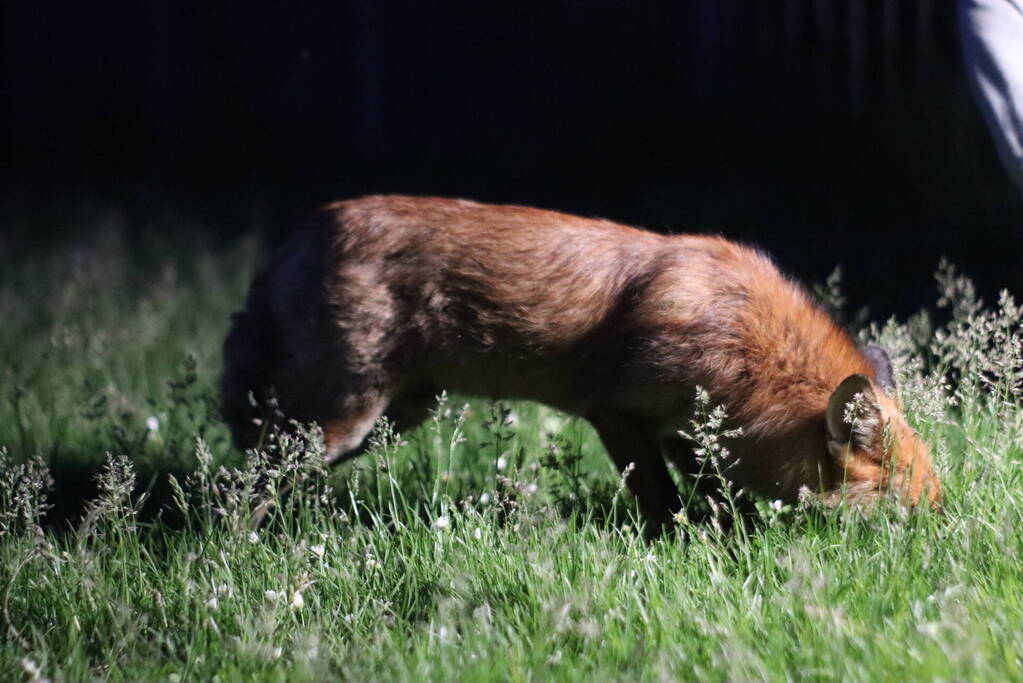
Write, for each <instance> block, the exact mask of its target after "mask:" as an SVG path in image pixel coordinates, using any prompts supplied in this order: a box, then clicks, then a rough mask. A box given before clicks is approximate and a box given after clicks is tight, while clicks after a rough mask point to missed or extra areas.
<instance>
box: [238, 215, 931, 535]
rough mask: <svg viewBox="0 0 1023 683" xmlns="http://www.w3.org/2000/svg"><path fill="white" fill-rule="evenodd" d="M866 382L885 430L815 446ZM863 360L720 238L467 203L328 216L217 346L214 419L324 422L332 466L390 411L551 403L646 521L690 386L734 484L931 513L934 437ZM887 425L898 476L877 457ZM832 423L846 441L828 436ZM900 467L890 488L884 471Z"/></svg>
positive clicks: (414, 415) (407, 417)
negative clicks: (266, 412)
mask: <svg viewBox="0 0 1023 683" xmlns="http://www.w3.org/2000/svg"><path fill="white" fill-rule="evenodd" d="M856 374H859V375H864V376H866V378H870V381H868V380H866V379H864V380H863V382H864V384H863V387H862V391H861V392H860V393H863V394H865V398H866V399H867V403H868V407H869V413H870V417H871V418H872V419H874V423H873V424H874V425H875V427H877V428H876V429H873V430H872V431H868V432H865V433H864V434H862V435H860V436H858V437H855V438H853V437H848V436H847V438H846V439H845V443H840V441H842V440H841V439H839V440H838V441H836V440H835V439H834V438H833V439H832V441H831V443H830V445H829V442H828V433H829V432H828V427H827V424H826V420H825V413H826V411H827V409H828V402H829V399H830V398H831V396H832V393H833V392H835V390H836V387H838V386H839V384H840V383H842V381H843V380H845V379H846V378H847V377H849V376H850V375H856ZM875 378H876V375H875V368H874V367H873V366H872V365H871V362H870V361H869V360H868V359H867V357H866V356H864V354H863V353H862V352H861V351H860V350H859V349H857V348H856V346H855V344H854V343H853V342H852V340H851V339H850V338H849V336H848V335H847V334H845V333H844V332H843V331H842V330H841V329H839V328H838V327H837V326H836V325H835V324H834V323H833V322H832V321H831V320H830V318H829V317H828V316H827V315H826V314H825V313H823V312H822V311H821V310H820V309H819V308H817V307H816V306H815V305H813V304H812V303H811V301H810V300H809V299H808V297H807V295H806V294H805V292H804V291H803V290H802V289H800V288H799V287H798V286H796V285H795V284H793V283H792V282H791V281H789V280H787V279H786V278H784V277H783V276H782V275H780V274H779V272H778V271H777V269H776V268H775V267H774V265H773V264H772V263H771V262H770V260H768V259H767V258H766V257H765V256H763V255H762V254H760V253H758V252H756V251H754V250H751V249H748V248H746V247H743V246H740V245H737V244H734V243H732V242H729V241H727V240H724V239H721V238H718V237H706V236H697V235H679V236H661V235H656V234H653V233H649V232H645V231H641V230H636V229H634V228H630V227H626V226H623V225H618V224H615V223H611V222H608V221H601V220H590V219H584V218H578V217H575V216H568V215H564V214H560V213H555V212H551V211H542V210H538V209H532V208H525V207H518V206H492V205H486V204H479V203H475V202H468V201H458V200H447V199H436V198H416V197H400V196H375V197H365V198H362V199H356V200H350V201H342V202H337V203H335V204H331V205H330V206H328V207H327V208H326V209H325V211H324V212H323V214H322V220H321V221H319V222H318V224H317V225H315V226H313V227H311V228H310V229H309V230H308V231H305V232H303V233H301V234H299V235H297V236H296V237H295V238H294V239H293V240H292V242H291V243H290V244H289V245H288V246H287V247H286V248H285V249H284V250H283V251H282V252H281V254H279V255H278V257H277V258H276V260H275V261H274V262H273V263H272V264H271V265H270V266H269V267H268V268H267V269H266V270H265V271H264V272H263V273H262V274H261V275H260V276H259V277H258V278H257V279H256V281H255V282H254V284H253V287H252V290H251V292H250V294H249V298H248V301H247V304H246V310H245V311H244V312H243V313H240V314H236V318H235V325H234V328H233V329H232V332H231V335H230V336H229V338H228V341H227V342H226V344H225V374H224V380H223V400H224V411H225V415H226V416H227V418H228V421H229V423H230V424H231V427H232V431H233V433H234V435H235V438H236V441H237V442H238V443H239V445H241V446H251V445H253V442H254V439H255V438H256V434H257V432H258V430H257V429H255V428H254V426H253V424H252V418H253V417H254V416H255V413H254V412H253V410H252V409H251V408H250V406H249V401H248V400H247V396H248V394H249V392H250V391H252V392H254V395H255V396H256V397H257V398H264V397H265V396H266V395H267V391H268V390H269V388H270V387H273V388H274V389H275V391H276V394H277V396H278V398H279V401H280V406H281V409H282V410H283V412H284V413H285V414H286V415H287V416H289V417H293V418H296V419H298V420H301V421H316V422H318V423H319V424H320V425H321V426H322V427H323V429H324V432H325V435H326V439H327V445H328V448H329V449H330V451H331V452H332V453H334V454H335V456H337V457H340V456H344V455H346V454H351V453H353V452H356V451H357V449H358V448H359V446H360V444H361V443H362V441H363V440H364V438H365V436H366V434H367V433H368V431H369V430H370V428H371V426H372V424H373V423H374V421H375V420H376V419H377V417H379V416H380V415H381V414H383V413H386V414H388V415H389V416H390V417H391V418H392V419H394V420H395V421H397V423H398V425H399V427H400V428H401V427H408V426H412V425H414V424H415V423H417V422H418V421H419V420H420V419H422V417H423V416H424V414H425V411H426V410H427V409H428V407H429V405H430V403H431V401H432V398H433V396H434V395H435V394H436V393H437V392H438V391H439V390H440V389H441V388H445V389H450V390H455V391H461V392H466V393H470V394H477V395H484V396H492V397H500V398H525V399H532V400H537V401H542V402H544V403H547V404H549V405H552V406H555V407H557V408H560V409H562V410H564V411H567V412H569V413H573V414H576V415H581V416H584V417H586V418H587V419H589V420H590V421H591V422H592V423H593V425H594V426H595V427H596V429H597V430H598V432H599V433H600V435H601V438H602V439H603V440H604V443H605V445H606V446H607V448H608V451H609V453H610V455H611V457H612V458H613V459H614V460H615V462H616V463H617V464H618V465H619V466H620V467H624V466H626V465H627V464H628V463H634V464H635V467H636V469H635V471H634V472H633V474H632V475H631V476H630V486H631V487H632V490H633V491H634V492H635V494H636V495H637V498H638V499H639V502H640V505H641V508H642V510H643V512H644V514H645V515H646V516H647V517H648V518H649V519H650V521H651V522H652V523H653V524H654V525H655V526H656V525H658V524H661V523H664V522H665V521H667V519H668V518H669V516H670V513H671V512H673V511H674V510H676V509H677V508H678V507H679V499H678V495H677V491H676V489H675V486H674V484H673V482H672V480H671V478H670V475H669V473H668V470H667V469H666V467H665V463H664V459H663V458H662V451H663V452H666V453H667V454H669V455H670V456H671V457H672V458H673V459H674V460H675V461H676V463H678V464H679V466H680V467H681V468H682V470H683V471H688V472H692V471H693V470H694V469H695V461H694V458H693V457H692V454H691V453H689V452H686V451H685V450H684V449H683V448H682V445H681V443H680V441H679V440H678V439H677V436H676V434H677V430H678V429H679V428H681V427H683V426H685V424H686V421H687V419H688V418H689V416H690V415H691V411H692V402H693V397H694V394H695V387H696V386H702V387H704V388H706V389H707V390H708V391H709V392H710V394H711V396H712V398H713V401H714V402H715V403H723V404H725V405H726V406H727V408H728V411H729V414H730V416H731V421H732V423H733V424H734V426H741V427H742V429H743V436H742V437H741V438H739V439H737V440H736V441H735V442H734V443H732V444H731V450H732V453H733V454H734V456H736V457H737V458H738V459H739V460H738V464H736V465H735V466H734V467H732V468H731V469H730V470H729V474H730V476H731V477H732V478H733V479H735V481H736V483H737V484H738V485H741V486H746V487H749V488H752V489H754V490H756V491H759V492H760V493H762V494H764V495H766V496H769V497H772V498H780V499H782V500H786V501H792V500H794V499H795V498H796V497H797V495H798V492H799V490H800V489H801V487H807V488H809V489H810V490H811V491H814V492H823V493H824V494H825V497H826V498H829V499H837V496H838V495H839V494H838V491H839V490H840V489H841V488H842V486H843V484H846V485H848V486H847V488H846V490H848V491H852V492H853V494H854V495H856V496H857V497H860V498H863V497H871V496H874V495H876V494H877V492H878V491H879V490H884V489H886V488H901V489H902V490H904V495H905V500H907V501H908V502H910V503H912V504H916V503H917V502H918V501H919V499H920V497H921V496H922V495H923V496H926V497H927V498H928V499H929V500H931V501H937V500H938V496H939V493H938V491H939V488H938V483H937V480H936V478H935V477H934V474H933V471H932V468H931V463H930V459H929V455H928V451H927V448H926V446H925V445H924V444H923V443H922V441H920V439H919V438H918V437H917V436H916V435H915V434H914V433H913V432H912V430H911V429H910V428H909V427H908V426H907V425H906V422H905V420H904V418H903V416H902V413H901V410H900V407H899V405H898V403H897V401H896V400H895V399H894V398H892V397H889V396H888V395H887V394H886V393H885V392H884V391H882V390H881V389H880V388H879V387H877V386H876V385H875V383H874V380H875ZM884 424H888V425H890V427H889V430H890V433H891V437H892V438H891V439H890V441H891V445H892V446H893V448H892V449H890V450H892V451H893V454H894V460H895V462H894V467H893V468H886V467H884V466H883V462H882V461H883V459H884V457H885V455H884V452H885V446H884V444H882V442H881V431H882V430H881V428H880V426H881V425H884ZM840 431H841V430H840ZM892 474H894V476H891V475H892Z"/></svg>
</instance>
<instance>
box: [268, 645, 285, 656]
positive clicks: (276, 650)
mask: <svg viewBox="0 0 1023 683" xmlns="http://www.w3.org/2000/svg"><path fill="white" fill-rule="evenodd" d="M282 654H284V648H283V647H275V648H274V649H272V650H270V659H280V658H281V655H282Z"/></svg>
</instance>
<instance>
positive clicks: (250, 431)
mask: <svg viewBox="0 0 1023 683" xmlns="http://www.w3.org/2000/svg"><path fill="white" fill-rule="evenodd" d="M266 279H267V278H266V274H265V273H263V274H260V275H259V276H258V277H257V278H256V279H255V281H253V283H252V287H251V288H250V290H249V295H248V298H247V300H246V302H245V310H243V311H239V312H237V313H234V314H232V316H231V330H230V332H228V335H227V339H226V340H225V341H224V373H223V375H222V376H221V379H220V410H221V413H222V414H223V416H224V420H225V421H226V422H227V424H228V426H229V427H230V428H231V436H232V437H233V439H234V443H235V445H236V446H238V447H239V448H252V447H254V446H256V445H257V444H258V443H259V441H260V439H261V437H262V435H263V434H264V432H265V428H266V426H267V425H266V411H267V407H268V406H267V401H268V399H269V398H270V396H269V393H270V388H271V371H272V365H273V362H274V361H273V348H272V338H271V334H270V330H271V325H270V323H271V320H270V309H269V305H268V292H267V291H266Z"/></svg>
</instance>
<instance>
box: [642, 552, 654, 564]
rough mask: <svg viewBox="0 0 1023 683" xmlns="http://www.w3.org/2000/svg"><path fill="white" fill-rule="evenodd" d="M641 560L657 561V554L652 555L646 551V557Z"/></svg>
mask: <svg viewBox="0 0 1023 683" xmlns="http://www.w3.org/2000/svg"><path fill="white" fill-rule="evenodd" d="M643 560H644V561H645V562H656V561H657V555H654V554H653V553H647V554H646V557H644V558H643Z"/></svg>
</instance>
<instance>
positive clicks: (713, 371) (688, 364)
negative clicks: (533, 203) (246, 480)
mask: <svg viewBox="0 0 1023 683" xmlns="http://www.w3.org/2000/svg"><path fill="white" fill-rule="evenodd" d="M328 212H329V215H330V220H331V223H332V225H333V230H334V235H333V240H332V245H331V247H330V250H329V257H328V258H329V261H330V263H329V266H328V270H329V273H330V274H329V276H328V277H329V278H330V279H332V281H331V283H330V284H329V286H328V291H329V292H331V294H332V295H333V296H335V298H336V301H335V304H336V306H335V310H337V311H339V312H340V313H341V315H342V317H343V318H344V319H348V318H350V319H351V320H347V324H349V325H350V326H352V327H353V328H354V327H357V324H356V319H357V318H363V317H365V316H367V315H368V316H371V317H373V318H374V319H376V320H386V321H390V322H391V323H392V324H391V329H390V330H389V331H388V333H387V334H386V335H384V336H385V337H386V338H387V340H388V341H387V343H389V344H393V345H394V347H395V353H396V354H397V355H398V356H400V357H402V358H406V359H415V360H416V363H417V364H419V365H421V366H423V367H424V368H427V371H429V369H430V368H436V373H437V374H438V375H443V376H444V377H445V378H446V379H447V381H448V383H449V384H450V383H451V380H452V378H460V379H461V380H462V381H461V383H462V384H463V385H464V386H462V387H458V388H462V389H463V390H466V391H477V392H478V393H484V394H492V395H508V394H509V393H511V394H513V395H523V397H529V398H539V399H540V400H546V401H548V402H551V403H554V404H555V405H559V406H561V407H565V408H568V409H573V408H575V407H576V406H574V405H572V404H573V403H578V402H579V401H580V400H584V399H582V398H581V397H587V396H590V395H592V394H593V393H594V392H617V393H619V394H622V395H623V396H628V400H636V399H639V400H644V399H641V398H640V397H633V396H631V394H633V393H634V390H633V387H637V389H636V390H635V391H639V389H638V387H642V388H643V390H645V391H649V389H650V387H651V383H653V384H654V385H656V384H660V383H664V384H667V385H673V386H690V387H691V386H694V385H696V384H699V385H701V386H705V387H708V388H715V387H726V386H727V387H730V388H731V389H732V390H733V392H730V393H741V394H743V395H745V396H748V395H749V394H750V393H751V391H752V390H753V389H755V387H754V386H753V385H754V384H755V383H756V382H757V381H759V380H761V379H762V377H761V375H762V374H763V373H762V372H761V373H758V372H757V370H758V368H757V367H755V366H758V365H763V364H765V363H767V362H773V363H774V366H775V372H774V375H775V376H774V377H773V379H777V377H776V375H777V374H778V371H779V368H778V360H779V359H782V358H784V362H783V363H782V364H783V365H785V366H786V367H788V369H789V371H790V372H792V373H797V374H798V373H800V372H802V373H803V375H804V377H803V379H804V380H805V376H806V374H807V373H808V372H809V371H810V370H811V369H814V370H813V372H810V374H817V375H821V374H822V373H821V372H820V358H819V356H817V354H819V353H820V352H821V351H828V352H830V351H831V350H832V349H830V348H825V347H827V346H828V344H829V343H831V344H834V343H837V346H838V347H839V348H840V349H841V350H842V351H843V353H841V354H839V355H840V359H839V361H840V362H839V363H838V364H837V365H835V367H833V368H825V371H824V372H823V375H826V376H824V377H818V378H815V379H813V380H811V383H812V384H814V383H815V384H819V385H820V387H821V391H825V390H826V389H825V388H824V387H825V385H826V384H827V383H828V382H831V381H832V379H833V376H838V375H840V374H841V373H842V372H845V371H846V370H848V369H849V360H850V359H852V360H853V361H855V358H856V352H855V347H854V346H853V345H852V343H851V342H849V341H848V339H847V337H846V336H845V335H844V333H842V332H841V331H840V330H838V329H837V328H836V327H835V326H834V325H833V324H832V323H831V321H830V320H829V319H828V317H827V316H826V315H825V314H823V313H822V312H821V311H819V310H818V309H817V308H816V307H815V306H814V305H813V304H812V303H811V302H810V301H809V300H808V299H807V297H806V296H805V294H804V293H803V292H802V290H800V289H799V288H798V287H797V286H795V285H794V284H793V283H791V282H790V281H789V280H787V279H786V278H784V277H783V276H782V275H781V274H780V273H779V272H778V271H777V269H776V268H775V267H774V265H773V264H772V263H771V262H770V260H769V259H767V258H766V257H764V256H763V255H761V254H760V253H759V252H757V251H755V250H752V249H749V248H747V247H744V246H741V245H738V244H735V243H733V242H730V241H727V240H724V239H721V238H717V237H708V236H699V235H676V236H663V235H658V234H655V233H651V232H647V231H643V230H637V229H635V228H631V227H627V226H624V225H620V224H617V223H613V222H610V221H604V220H594V219H587V218H580V217H577V216H570V215H566V214H561V213H557V212H553V211H544V210H540V209H533V208H527V207H519V206H495V205H486V204H479V203H476V202H469V201H462V200H446V199H435V198H415V197H391V196H375V197H366V198H362V199H357V200H350V201H345V202H338V203H337V204H334V205H331V206H330V207H329V208H328ZM343 322H345V321H343ZM829 340H830V342H829ZM850 354H851V355H850ZM794 359H795V360H794ZM799 359H802V360H799ZM484 367H485V370H484V369H483V368H484ZM760 369H761V370H762V369H763V368H760ZM783 369H784V368H783ZM861 369H862V367H861V366H857V367H856V368H855V369H854V371H859V370H861ZM841 376H844V375H841ZM839 379H841V377H839ZM790 384H791V382H790ZM562 395H563V396H562ZM814 398H815V399H816V397H814ZM646 400H648V401H651V400H654V399H653V398H651V399H646ZM656 400H657V401H658V402H660V403H662V404H663V403H664V400H663V398H661V397H657V399H656ZM662 407H663V409H664V410H665V411H674V410H676V409H677V408H678V406H677V405H674V404H672V405H670V406H669V405H663V406H662Z"/></svg>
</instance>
